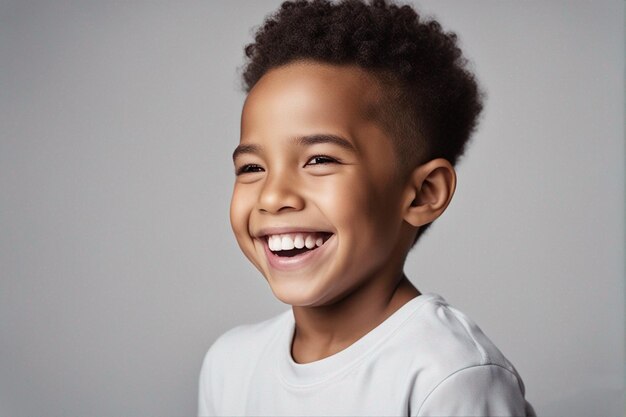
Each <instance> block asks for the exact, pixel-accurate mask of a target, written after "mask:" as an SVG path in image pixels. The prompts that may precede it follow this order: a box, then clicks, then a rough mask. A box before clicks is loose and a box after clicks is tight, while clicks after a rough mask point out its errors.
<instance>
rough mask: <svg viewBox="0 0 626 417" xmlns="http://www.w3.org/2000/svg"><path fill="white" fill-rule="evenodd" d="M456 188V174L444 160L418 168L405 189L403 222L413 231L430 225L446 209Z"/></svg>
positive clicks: (434, 160)
mask: <svg viewBox="0 0 626 417" xmlns="http://www.w3.org/2000/svg"><path fill="white" fill-rule="evenodd" d="M455 188H456V172H455V171H454V167H453V166H452V164H450V162H448V160H447V159H443V158H437V159H433V160H432V161H428V162H426V163H425V164H423V165H420V166H418V167H417V168H415V169H414V170H413V172H412V174H411V175H410V177H409V181H408V183H407V185H406V194H405V195H406V197H405V200H404V206H403V217H404V220H405V221H406V222H407V223H409V224H411V225H412V226H415V227H419V226H423V225H425V224H428V223H431V222H433V221H434V220H435V219H436V218H437V217H439V216H440V215H441V214H442V213H443V212H444V210H445V209H446V207H448V204H449V203H450V200H452V196H453V195H454V190H455Z"/></svg>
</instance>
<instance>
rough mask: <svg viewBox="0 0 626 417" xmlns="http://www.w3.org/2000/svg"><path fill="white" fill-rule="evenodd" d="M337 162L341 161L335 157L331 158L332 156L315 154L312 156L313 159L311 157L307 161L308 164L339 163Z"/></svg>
mask: <svg viewBox="0 0 626 417" xmlns="http://www.w3.org/2000/svg"><path fill="white" fill-rule="evenodd" d="M337 162H339V161H338V160H336V159H335V158H331V157H330V156H326V155H315V156H313V157H311V159H309V161H308V162H307V165H323V164H332V163H337Z"/></svg>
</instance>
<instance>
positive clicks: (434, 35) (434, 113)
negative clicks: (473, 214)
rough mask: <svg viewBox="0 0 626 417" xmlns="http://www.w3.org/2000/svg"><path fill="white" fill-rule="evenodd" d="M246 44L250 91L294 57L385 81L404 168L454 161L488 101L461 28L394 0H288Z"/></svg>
mask: <svg viewBox="0 0 626 417" xmlns="http://www.w3.org/2000/svg"><path fill="white" fill-rule="evenodd" d="M244 51H245V56H246V58H247V62H246V64H245V66H244V69H243V73H242V82H243V83H242V89H243V91H244V92H246V93H249V92H250V90H252V88H253V87H254V86H255V84H256V83H257V82H258V81H259V79H260V78H261V77H262V76H263V75H264V74H265V73H266V72H268V71H269V70H270V69H272V68H276V67H279V66H282V65H286V64H289V63H292V62H295V61H305V60H312V61H317V62H321V63H326V64H335V65H358V66H359V67H361V68H363V69H365V70H366V71H368V72H369V73H371V74H372V75H374V76H375V79H377V80H378V81H379V82H380V83H381V85H384V86H385V88H384V90H383V91H385V97H382V98H381V100H380V102H379V108H378V109H377V118H378V121H379V122H380V123H381V125H382V126H383V127H384V128H385V129H386V130H387V131H388V132H389V134H390V136H391V137H392V138H393V140H394V144H395V148H396V152H397V155H398V163H399V169H400V171H402V172H404V173H408V172H410V171H412V169H413V168H415V167H416V166H418V165H420V164H422V163H424V162H426V161H428V160H431V159H434V158H445V159H447V160H448V161H449V162H450V163H451V164H452V165H455V164H456V163H457V162H458V160H459V158H460V156H461V155H462V154H463V153H464V150H465V147H466V144H467V142H468V141H469V138H470V136H471V135H472V133H473V132H474V130H475V128H476V125H477V120H478V116H479V114H480V112H481V111H482V108H483V105H482V100H483V96H484V94H483V93H482V92H481V91H480V89H479V87H478V84H477V81H476V79H475V76H474V75H473V74H472V73H471V72H470V71H469V70H468V69H467V60H466V59H465V58H464V57H463V55H462V53H461V50H460V48H459V47H458V46H457V36H456V34H455V33H452V32H444V31H443V30H442V28H441V25H440V24H439V23H438V22H437V21H435V20H424V19H422V18H421V17H420V15H419V14H418V13H417V12H416V11H415V10H414V9H413V8H412V7H411V6H409V5H402V6H400V5H396V4H392V3H391V2H390V0H389V1H388V0H370V2H369V4H366V3H364V1H362V0H342V1H341V2H335V3H333V2H330V1H329V0H295V1H285V2H283V3H282V4H281V6H280V8H279V9H278V10H277V11H276V12H274V13H273V14H271V15H269V16H268V17H266V19H265V21H264V22H263V24H262V25H260V27H258V28H257V30H256V33H255V35H254V42H253V43H250V44H247V45H246V46H245V48H244ZM428 226H430V224H427V225H424V226H422V227H420V229H419V230H418V232H417V235H416V237H415V240H414V242H413V244H415V242H417V240H418V239H419V237H420V236H421V235H422V234H423V233H424V231H425V230H426V229H427V228H428Z"/></svg>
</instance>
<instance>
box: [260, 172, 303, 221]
mask: <svg viewBox="0 0 626 417" xmlns="http://www.w3.org/2000/svg"><path fill="white" fill-rule="evenodd" d="M258 207H259V211H261V212H267V213H272V214H275V213H278V212H280V211H289V210H302V209H303V208H304V199H303V198H302V195H301V194H300V193H299V192H298V185H297V184H296V180H295V179H294V178H293V176H292V175H285V174H278V175H277V174H268V176H267V177H266V179H265V183H264V184H263V188H262V189H261V193H260V194H259V200H258Z"/></svg>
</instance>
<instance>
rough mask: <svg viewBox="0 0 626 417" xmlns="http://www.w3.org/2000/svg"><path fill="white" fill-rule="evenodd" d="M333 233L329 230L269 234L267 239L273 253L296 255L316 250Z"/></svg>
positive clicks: (283, 255)
mask: <svg viewBox="0 0 626 417" xmlns="http://www.w3.org/2000/svg"><path fill="white" fill-rule="evenodd" d="M332 235H333V234H332V233H329V232H313V233H311V232H307V233H285V234H280V235H268V236H265V239H266V240H267V245H268V246H269V249H270V251H271V252H272V254H274V255H276V256H280V257H294V256H298V255H300V254H303V253H307V252H311V251H314V250H316V249H317V248H319V247H320V246H322V245H323V244H324V243H326V241H327V240H328V239H330V237H331V236H332Z"/></svg>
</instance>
